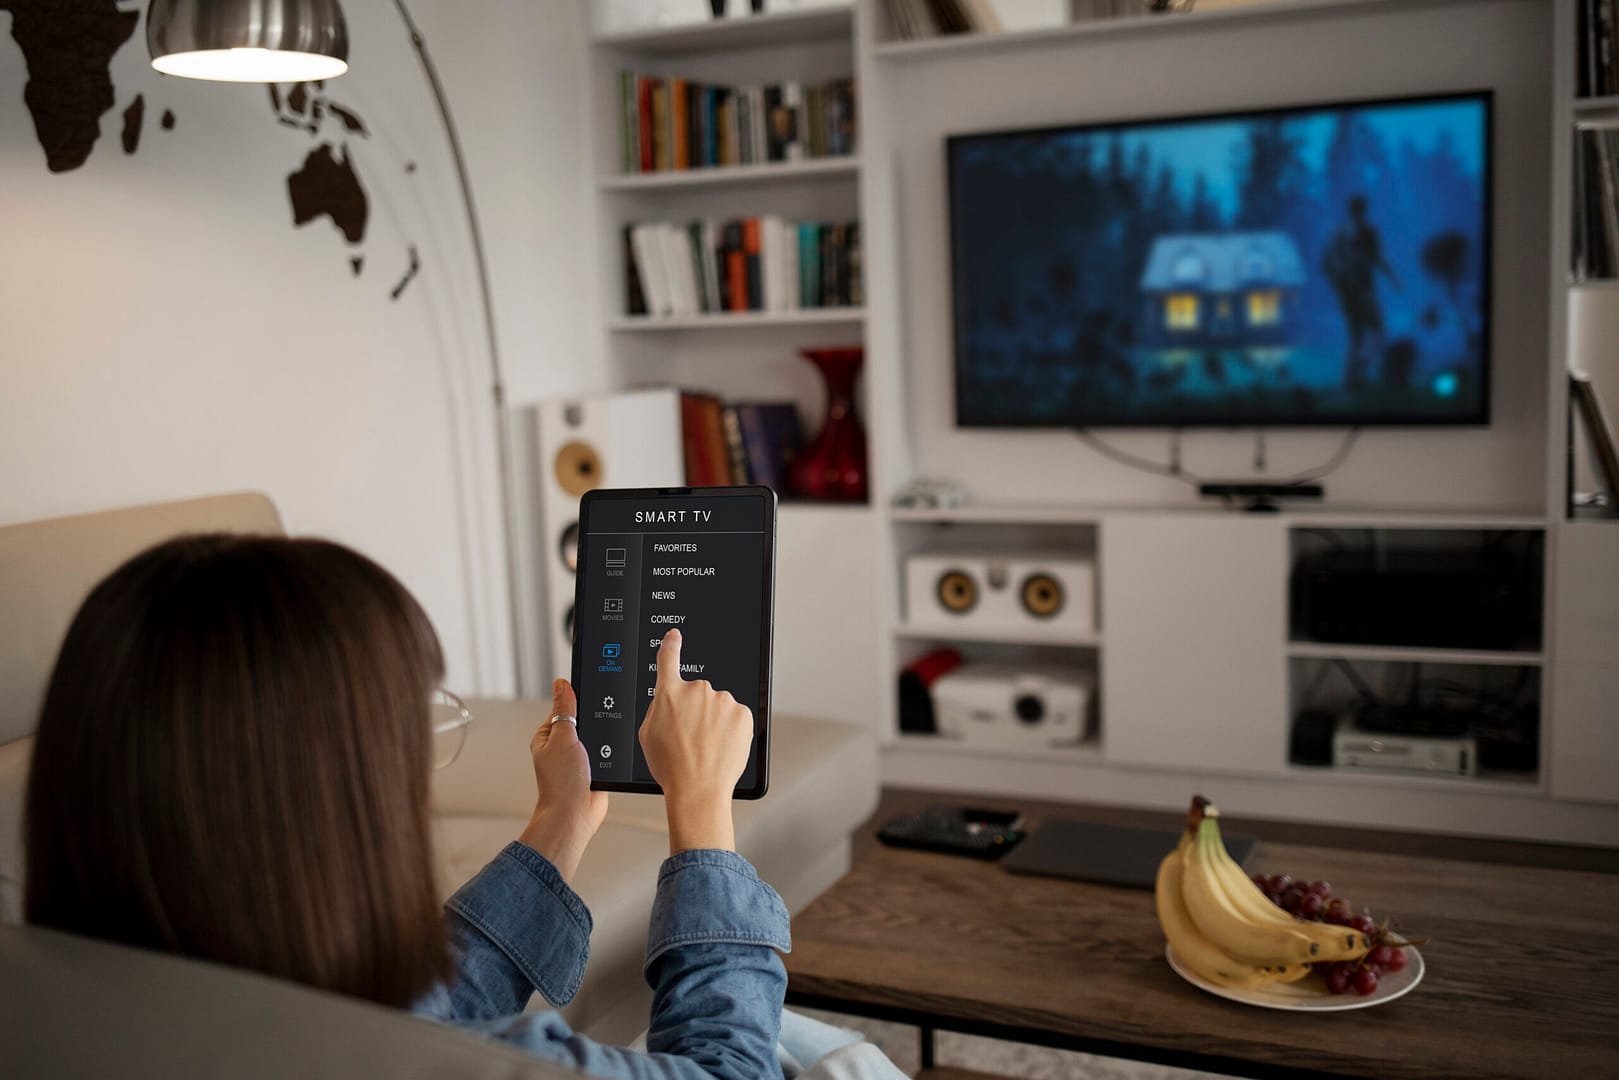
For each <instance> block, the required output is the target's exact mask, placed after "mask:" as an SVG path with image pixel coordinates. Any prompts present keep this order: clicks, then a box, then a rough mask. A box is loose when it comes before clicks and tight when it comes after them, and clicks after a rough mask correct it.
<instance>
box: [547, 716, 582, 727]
mask: <svg viewBox="0 0 1619 1080" xmlns="http://www.w3.org/2000/svg"><path fill="white" fill-rule="evenodd" d="M558 720H566V721H567V722H568V723H570V724H572V725H573V726H574V727H578V726H579V721H578V720H576V719H574V718H573V717H571V716H562V715H561V714H558V715H556V716H553V717H551V720H550V722H551V723H553V724H554V723H556V722H557V721H558Z"/></svg>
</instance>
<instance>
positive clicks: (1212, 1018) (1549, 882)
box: [787, 791, 1619, 1077]
mask: <svg viewBox="0 0 1619 1080" xmlns="http://www.w3.org/2000/svg"><path fill="white" fill-rule="evenodd" d="M964 801H965V802H971V803H972V804H973V805H982V806H992V807H1005V808H1011V807H1018V808H1021V809H1024V810H1025V811H1026V812H1028V813H1029V819H1030V822H1031V824H1032V825H1033V826H1034V827H1038V824H1039V822H1040V821H1041V820H1042V819H1046V818H1051V817H1056V816H1063V817H1072V818H1084V819H1088V820H1096V821H1109V822H1116V823H1128V824H1153V825H1170V826H1173V825H1175V824H1177V823H1178V820H1179V819H1178V816H1177V815H1174V814H1154V813H1146V812H1139V811H1126V810H1115V809H1103V808H1094V807H1092V808H1085V807H1078V806H1062V805H1057V804H1036V803H1032V802H1023V803H1012V802H1007V801H1004V800H995V799H981V798H977V797H973V798H970V799H963V798H962V797H960V796H947V795H927V794H925V793H915V792H898V791H893V792H888V793H885V796H884V800H883V804H882V806H881V808H880V809H879V810H878V812H877V814H876V815H874V816H873V818H872V820H871V821H870V822H868V823H867V825H866V826H865V827H863V829H862V832H861V834H860V835H859V838H858V840H857V849H856V858H855V865H854V867H853V868H852V869H851V870H850V872H849V874H848V875H846V876H845V877H844V878H843V879H842V880H840V881H839V882H838V883H837V884H836V885H834V886H833V887H832V888H831V889H830V890H828V891H827V892H826V893H825V894H824V895H822V896H821V897H820V898H819V899H817V900H816V901H815V902H814V903H813V904H811V905H810V906H809V907H808V908H807V909H806V910H805V911H804V912H803V913H802V914H800V915H799V916H798V917H797V918H795V919H794V920H793V952H792V954H791V955H790V956H788V957H787V971H788V978H789V984H788V991H787V1000H788V1003H789V1004H792V1005H799V1006H803V1007H806V1008H816V1009H825V1010H829V1011H832V1012H839V1013H844V1014H850V1015H859V1016H869V1017H874V1018H878V1019H886V1020H893V1021H898V1022H901V1023H906V1024H913V1025H916V1026H917V1027H919V1028H920V1029H921V1031H922V1053H923V1062H922V1064H923V1066H924V1067H925V1068H927V1067H932V1066H933V1065H934V1062H933V1051H932V1043H933V1032H934V1031H935V1030H939V1029H943V1030H949V1031H959V1032H965V1033H968V1034H975V1035H984V1036H989V1037H992V1038H1000V1039H1011V1040H1015V1041H1020V1042H1028V1043H1036V1044H1040V1045H1044V1046H1054V1047H1060V1048H1064V1049H1070V1050H1083V1051H1087V1052H1090V1053H1095V1054H1104V1055H1107V1056H1110V1057H1118V1058H1133V1059H1136V1060H1141V1061H1149V1062H1157V1063H1160V1064H1167V1065H1176V1066H1181V1067H1184V1068H1194V1069H1205V1070H1208V1071H1211V1072H1221V1073H1229V1074H1235V1075H1246V1076H1299V1075H1309V1074H1337V1075H1356V1076H1379V1077H1384V1076H1387V1077H1441V1076H1444V1077H1453V1076H1477V1077H1509V1076H1510V1077H1521V1076H1550V1075H1559V1076H1607V1075H1614V1073H1615V1070H1616V1069H1619V852H1616V851H1603V850H1596V849H1588V848H1559V847H1548V846H1544V845H1529V844H1517V843H1497V842H1494V841H1477V840H1459V839H1456V838H1447V837H1432V836H1419V835H1415V834H1406V833H1399V834H1397V833H1385V832H1372V831H1367V830H1344V829H1322V828H1318V827H1314V826H1311V827H1304V826H1296V825H1277V824H1272V823H1266V822H1263V821H1259V820H1247V819H1242V818H1240V817H1237V818H1233V819H1232V820H1231V824H1230V826H1229V827H1230V828H1232V829H1233V830H1236V829H1240V830H1242V831H1244V832H1248V833H1251V834H1253V835H1256V836H1258V837H1259V838H1260V840H1261V843H1260V845H1259V848H1258V850H1257V851H1256V852H1255V855H1254V857H1253V859H1251V860H1250V863H1249V869H1250V870H1254V871H1264V872H1268V873H1276V872H1286V873H1290V874H1292V875H1294V876H1295V877H1302V878H1306V879H1316V878H1322V879H1326V880H1328V881H1330V882H1332V884H1333V886H1334V889H1335V891H1336V892H1337V893H1339V894H1340V895H1343V896H1347V897H1348V898H1349V899H1350V900H1351V901H1353V902H1354V903H1355V904H1357V905H1367V906H1370V907H1371V909H1372V910H1373V912H1374V913H1376V914H1378V915H1383V914H1390V915H1394V916H1396V917H1397V918H1398V919H1399V920H1400V922H1401V924H1402V926H1403V927H1404V928H1406V929H1407V930H1408V931H1409V932H1411V933H1413V934H1418V935H1425V936H1428V937H1430V938H1431V941H1430V942H1429V944H1427V945H1424V946H1423V947H1422V954H1423V957H1424V959H1425V960H1426V963H1427V974H1426V976H1425V978H1424V979H1423V981H1422V984H1421V985H1420V986H1418V987H1417V988H1416V989H1415V990H1414V991H1412V993H1411V994H1409V995H1408V996H1406V997H1404V998H1401V999H1399V1000H1397V1001H1394V1002H1390V1003H1389V1004H1387V1005H1383V1006H1379V1007H1376V1008H1371V1009H1364V1010H1359V1011H1355V1012H1342V1013H1327V1014H1320V1013H1318V1014H1306V1013H1288V1012H1276V1011H1272V1010H1266V1009H1259V1008H1254V1007H1251V1006H1245V1005H1240V1004H1236V1003H1233V1002H1229V1001H1225V1000H1222V999H1220V998H1216V997H1213V996H1211V995H1209V994H1205V993H1203V992H1202V991H1199V990H1197V989H1196V988H1194V987H1192V986H1191V985H1189V984H1187V983H1185V982H1183V981H1182V980H1181V979H1180V978H1179V977H1178V976H1177V975H1176V974H1175V973H1174V972H1173V971H1171V970H1170V968H1169V965H1168V964H1167V963H1166V962H1165V960H1164V943H1163V936H1162V935H1161V934H1160V932H1159V930H1158V923H1157V918H1156V916H1155V914H1154V911H1153V899H1152V894H1151V893H1150V892H1146V891H1142V890H1135V889H1123V888H1115V887H1110V886H1104V885H1087V884H1081V883H1077V882H1070V881H1059V880H1052V879H1046V878H1036V877H1024V876H1018V875H1013V874H1009V873H1007V872H1006V871H1004V870H1002V869H1000V868H999V867H998V866H996V865H995V864H993V863H984V862H978V861H976V860H972V859H965V858H960V857H955V856H949V855H934V854H928V853H924V852H915V851H903V850H896V849H892V848H887V847H883V846H881V845H878V844H877V843H876V842H875V841H874V839H873V837H874V835H875V830H876V827H877V826H878V825H879V824H881V823H882V822H884V821H886V820H888V819H889V818H891V817H893V816H895V815H897V814H899V813H903V812H908V811H912V810H916V809H920V808H922V807H923V806H926V805H930V804H945V805H948V804H953V803H954V804H959V803H962V802H964ZM1306 838H1307V839H1309V840H1310V841H1311V842H1309V843H1301V842H1299V841H1301V840H1303V839H1306Z"/></svg>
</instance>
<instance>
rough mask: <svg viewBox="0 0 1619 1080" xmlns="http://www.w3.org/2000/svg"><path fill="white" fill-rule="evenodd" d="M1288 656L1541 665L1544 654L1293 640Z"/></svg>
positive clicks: (1395, 661) (1419, 662) (1325, 658)
mask: <svg viewBox="0 0 1619 1080" xmlns="http://www.w3.org/2000/svg"><path fill="white" fill-rule="evenodd" d="M1287 655H1288V656H1290V657H1294V658H1298V659H1319V660H1335V659H1341V660H1383V661H1389V662H1393V663H1401V664H1487V665H1489V664H1493V665H1503V666H1506V667H1539V666H1540V665H1541V664H1544V663H1545V662H1546V657H1545V654H1544V653H1538V652H1527V651H1525V652H1517V651H1514V650H1511V649H1425V648H1417V647H1407V646H1403V645H1339V644H1336V643H1332V642H1323V641H1292V642H1289V643H1288V646H1287Z"/></svg>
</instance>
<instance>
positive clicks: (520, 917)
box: [445, 840, 593, 1006]
mask: <svg viewBox="0 0 1619 1080" xmlns="http://www.w3.org/2000/svg"><path fill="white" fill-rule="evenodd" d="M445 907H447V908H449V909H450V910H451V911H453V912H455V913H456V914H457V915H459V916H461V918H463V919H465V920H466V921H467V922H468V923H470V924H471V925H472V926H474V927H476V928H477V929H478V931H479V932H480V933H482V934H483V935H484V936H485V937H487V938H488V939H489V940H490V941H492V942H493V943H494V944H495V946H496V947H497V948H499V949H500V951H501V952H503V953H505V954H506V957H507V958H508V959H509V960H511V962H512V963H513V964H515V965H516V966H517V969H518V970H519V971H520V972H522V973H523V977H524V978H526V979H527V980H528V981H529V983H530V984H531V985H532V986H533V987H534V989H536V990H538V991H539V992H540V993H541V994H543V995H544V996H545V999H546V1000H547V1001H549V1002H550V1003H551V1004H553V1005H558V1006H561V1005H566V1004H567V1003H568V1002H570V1001H572V1000H573V997H574V995H575V994H577V993H578V992H579V984H580V983H581V982H582V981H583V980H584V977H585V961H586V960H588V959H589V957H590V931H591V928H592V926H593V922H592V920H591V917H590V910H589V909H588V908H586V907H585V902H584V901H583V900H581V899H579V894H578V893H576V892H574V891H573V890H572V889H571V888H569V887H568V883H567V882H565V881H563V880H562V875H561V874H560V873H558V872H557V869H556V867H554V866H552V865H551V862H550V860H548V859H547V858H546V857H545V856H543V855H541V854H540V853H539V852H537V851H535V850H534V849H533V848H531V847H529V846H528V845H527V844H524V843H521V842H519V841H516V840H514V841H512V842H511V843H509V844H507V845H506V847H505V848H504V849H503V850H502V851H501V853H500V854H499V855H497V856H495V858H494V859H493V860H492V861H491V862H490V863H489V865H488V866H486V867H484V868H483V870H481V871H480V872H479V873H478V876H476V877H474V878H473V879H472V880H471V881H469V882H467V883H466V884H465V885H463V886H461V888H460V889H458V890H456V893H455V895H454V896H452V897H450V899H449V902H448V903H446V904H445Z"/></svg>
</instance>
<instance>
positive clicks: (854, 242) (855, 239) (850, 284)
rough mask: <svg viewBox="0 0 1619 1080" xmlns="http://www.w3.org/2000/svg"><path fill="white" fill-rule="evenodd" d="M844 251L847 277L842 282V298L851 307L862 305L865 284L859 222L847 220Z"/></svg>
mask: <svg viewBox="0 0 1619 1080" xmlns="http://www.w3.org/2000/svg"><path fill="white" fill-rule="evenodd" d="M843 237H844V251H845V252H846V261H847V265H848V268H849V269H848V278H847V280H846V281H845V282H844V293H845V296H844V299H845V300H847V301H848V303H849V304H850V306H852V307H862V306H864V304H865V302H866V285H865V279H864V276H863V271H862V268H861V259H860V223H859V222H858V221H851V222H849V224H848V226H847V227H846V228H845V230H844V234H843Z"/></svg>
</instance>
